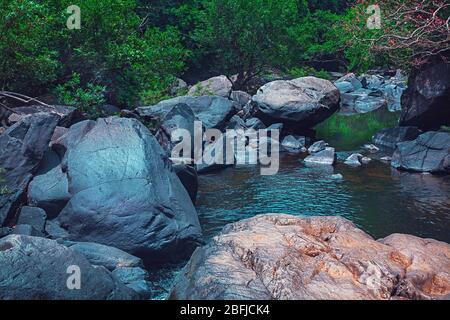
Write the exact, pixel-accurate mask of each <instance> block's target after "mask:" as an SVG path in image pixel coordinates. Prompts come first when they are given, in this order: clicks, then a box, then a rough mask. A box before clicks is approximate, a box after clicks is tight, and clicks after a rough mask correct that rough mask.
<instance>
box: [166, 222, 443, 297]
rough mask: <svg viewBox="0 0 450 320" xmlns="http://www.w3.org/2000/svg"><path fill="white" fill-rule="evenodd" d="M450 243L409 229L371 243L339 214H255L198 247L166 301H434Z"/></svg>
mask: <svg viewBox="0 0 450 320" xmlns="http://www.w3.org/2000/svg"><path fill="white" fill-rule="evenodd" d="M449 281H450V245H448V244H446V243H442V242H438V241H435V240H430V239H426V240H425V239H420V238H417V237H414V236H409V235H392V236H390V237H388V238H386V239H383V240H380V241H375V240H374V239H373V238H371V237H370V236H369V235H367V234H366V233H364V232H363V231H361V230H359V229H358V228H356V227H355V226H354V225H353V224H352V223H351V222H349V221H348V220H345V219H343V218H339V217H313V218H300V217H294V216H288V215H266V216H258V217H255V218H252V219H249V220H244V221H240V222H238V223H235V224H231V225H228V226H227V227H225V229H224V230H223V231H222V233H221V234H220V235H219V236H217V237H215V238H214V239H213V240H212V241H211V243H210V244H208V245H207V246H204V247H202V248H199V249H197V250H196V252H195V253H194V255H193V256H192V258H191V260H190V261H189V263H188V265H187V266H186V267H185V269H184V270H183V272H181V273H180V275H179V277H178V279H177V281H176V282H175V286H174V289H173V291H172V294H171V298H172V299H191V300H192V299H226V300H228V299H230V300H233V299H250V300H266V299H267V300H270V299H282V300H283V299H289V300H291V299H292V300H297V299H298V300H309V299H320V300H324V299H327V300H328V299H364V300H372V299H440V298H444V297H446V296H448V295H449V294H450V282H449Z"/></svg>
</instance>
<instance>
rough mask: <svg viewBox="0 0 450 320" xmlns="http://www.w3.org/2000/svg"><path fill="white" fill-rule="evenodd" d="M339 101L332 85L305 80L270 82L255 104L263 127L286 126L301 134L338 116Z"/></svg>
mask: <svg viewBox="0 0 450 320" xmlns="http://www.w3.org/2000/svg"><path fill="white" fill-rule="evenodd" d="M339 99H340V98H339V90H338V89H337V88H336V87H335V86H334V85H333V84H332V83H331V82H330V81H328V80H323V79H319V78H315V77H304V78H298V79H295V80H277V81H273V82H270V83H268V84H266V85H264V86H263V87H261V88H260V89H259V90H258V92H257V93H256V95H255V96H253V98H252V101H253V102H254V103H256V105H257V107H258V111H257V115H258V118H260V119H261V120H263V121H264V123H266V124H268V125H270V124H274V123H283V124H284V125H285V126H286V127H288V128H289V129H290V130H293V131H294V132H301V131H304V130H305V129H308V128H312V127H314V126H315V125H317V124H318V123H320V122H322V121H324V120H325V119H327V118H328V117H329V116H331V115H332V114H333V113H334V112H336V111H337V110H338V108H339Z"/></svg>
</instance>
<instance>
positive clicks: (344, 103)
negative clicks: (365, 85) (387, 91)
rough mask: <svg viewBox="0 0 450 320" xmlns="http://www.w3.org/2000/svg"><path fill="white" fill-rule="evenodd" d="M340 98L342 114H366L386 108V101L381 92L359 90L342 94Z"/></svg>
mask: <svg viewBox="0 0 450 320" xmlns="http://www.w3.org/2000/svg"><path fill="white" fill-rule="evenodd" d="M341 97H342V100H341V109H342V112H344V113H368V112H372V111H375V110H378V109H380V108H383V107H387V100H386V99H385V98H384V97H383V96H382V92H381V91H372V90H368V89H359V90H356V91H352V92H348V93H343V94H342V96H341Z"/></svg>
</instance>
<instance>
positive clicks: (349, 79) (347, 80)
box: [335, 73, 363, 91]
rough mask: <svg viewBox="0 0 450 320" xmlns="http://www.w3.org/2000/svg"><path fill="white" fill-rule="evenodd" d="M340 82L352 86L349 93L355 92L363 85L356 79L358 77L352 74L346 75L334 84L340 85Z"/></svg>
mask: <svg viewBox="0 0 450 320" xmlns="http://www.w3.org/2000/svg"><path fill="white" fill-rule="evenodd" d="M342 82H344V83H349V84H351V86H352V90H351V91H356V90H359V89H361V88H362V87H363V83H362V82H361V80H360V79H358V77H357V76H356V75H355V74H354V73H348V74H346V75H345V76H343V77H341V78H339V79H338V80H336V81H335V83H342Z"/></svg>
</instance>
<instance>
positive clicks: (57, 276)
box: [0, 235, 139, 300]
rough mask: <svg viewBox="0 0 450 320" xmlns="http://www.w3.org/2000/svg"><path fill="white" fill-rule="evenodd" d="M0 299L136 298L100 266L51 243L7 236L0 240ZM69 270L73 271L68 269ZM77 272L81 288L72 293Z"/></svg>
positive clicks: (53, 242) (76, 253)
mask: <svg viewBox="0 0 450 320" xmlns="http://www.w3.org/2000/svg"><path fill="white" fill-rule="evenodd" d="M0 265H1V266H2V267H1V268H0V288H1V290H0V299H3V300H12V299H20V300H29V299H33V300H81V299H83V300H125V299H138V298H139V297H138V295H137V293H135V292H134V291H132V290H131V289H129V288H127V287H126V286H125V285H124V284H122V283H121V282H120V281H119V280H118V279H117V278H116V277H114V276H112V274H111V273H110V272H109V271H108V270H107V269H105V268H103V267H95V266H92V265H91V264H90V263H89V262H88V260H87V259H86V258H85V257H84V256H83V255H82V254H80V253H78V252H76V251H74V250H72V249H70V248H67V247H65V246H63V245H61V244H59V243H57V242H56V241H54V240H49V239H44V238H37V237H29V236H20V235H10V236H7V237H5V238H2V239H0ZM71 267H72V268H71ZM76 270H78V271H80V274H81V278H80V286H79V289H77V290H73V289H72V290H71V289H70V288H69V287H68V284H73V283H72V281H71V280H70V276H71V275H75V272H76Z"/></svg>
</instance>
